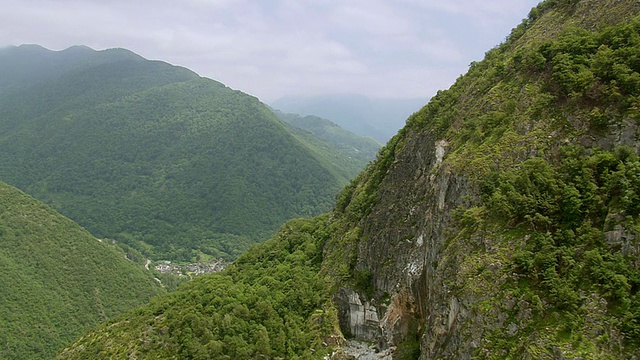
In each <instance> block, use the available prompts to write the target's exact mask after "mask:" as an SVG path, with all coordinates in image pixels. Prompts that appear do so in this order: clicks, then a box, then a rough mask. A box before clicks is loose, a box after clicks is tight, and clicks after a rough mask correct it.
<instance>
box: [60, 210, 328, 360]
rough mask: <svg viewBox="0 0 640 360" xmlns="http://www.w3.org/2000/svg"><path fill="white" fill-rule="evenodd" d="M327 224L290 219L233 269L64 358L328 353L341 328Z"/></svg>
mask: <svg viewBox="0 0 640 360" xmlns="http://www.w3.org/2000/svg"><path fill="white" fill-rule="evenodd" d="M327 221H328V216H326V215H325V216H321V217H318V218H315V219H310V220H292V221H290V222H289V223H287V224H286V225H284V226H283V227H282V229H281V230H280V231H279V232H278V233H277V234H276V235H275V236H274V237H273V238H272V239H271V240H268V241H267V242H265V243H263V244H260V245H256V246H255V247H253V248H252V249H250V250H249V252H247V254H245V255H243V256H242V257H240V258H239V259H238V260H237V261H235V262H234V264H233V265H232V266H231V268H229V269H227V270H225V271H223V272H221V273H218V274H213V275H204V276H201V277H198V278H196V279H194V280H192V281H190V282H188V283H187V284H185V285H183V286H181V287H180V288H179V289H178V290H177V291H175V292H173V293H169V294H167V295H165V296H162V297H158V298H156V299H155V300H153V301H152V302H151V303H150V304H149V305H147V306H145V307H143V308H141V309H138V310H136V311H133V312H130V313H129V314H126V315H124V316H121V317H119V318H117V319H115V320H113V321H111V322H109V323H107V324H105V325H103V326H101V327H100V328H98V329H97V330H95V331H93V332H92V333H90V334H88V335H86V336H84V337H82V338H81V339H79V340H78V341H77V342H76V343H75V344H73V345H72V346H71V347H69V348H67V349H65V350H64V351H63V352H62V353H61V354H60V356H59V358H60V359H105V358H109V359H128V358H137V359H161V358H180V359H213V358H215V359H254V358H265V359H267V358H286V359H321V358H323V356H324V355H326V354H327V351H328V348H327V347H326V344H325V345H323V342H327V341H329V339H330V338H331V337H332V336H334V335H335V334H337V333H338V332H339V330H338V328H337V326H338V325H337V324H338V321H337V312H336V310H335V309H334V308H333V306H332V304H331V302H330V300H329V298H330V297H329V291H328V289H329V282H328V279H325V278H324V277H323V276H321V275H319V267H320V264H321V263H322V249H323V246H324V243H325V241H326V240H327V239H328V236H329V232H328V230H327V225H326V224H327Z"/></svg>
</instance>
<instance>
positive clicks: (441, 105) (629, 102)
mask: <svg viewBox="0 0 640 360" xmlns="http://www.w3.org/2000/svg"><path fill="white" fill-rule="evenodd" d="M639 16H640V6H639V5H638V2H637V1H634V0H599V1H594V0H582V1H576V0H547V1H544V2H542V3H541V4H540V5H539V6H538V7H536V8H535V9H533V10H532V11H531V13H530V15H529V17H528V18H527V19H525V20H524V22H523V23H522V24H521V25H520V26H518V27H517V28H515V29H514V30H513V32H512V34H511V35H510V36H509V37H508V39H507V41H506V42H505V43H503V44H501V45H500V46H498V47H496V48H494V49H492V50H490V51H489V52H487V54H486V57H485V59H484V60H483V61H481V62H477V63H474V64H472V65H471V67H470V69H469V72H468V73H467V74H466V75H464V76H462V77H460V78H459V79H458V80H457V81H456V83H455V84H454V85H453V86H452V87H451V88H450V89H448V90H445V91H441V92H439V93H438V94H437V95H436V96H435V97H434V98H433V99H432V100H431V101H430V102H429V103H428V104H427V105H426V106H425V107H424V108H423V109H422V110H420V111H419V112H417V113H416V114H414V115H413V116H411V117H410V118H409V119H408V121H407V125H406V126H405V128H403V129H402V130H401V131H400V132H399V133H398V135H396V136H395V137H394V138H393V139H392V140H391V141H390V142H389V143H388V144H387V145H386V146H385V147H384V148H383V149H382V150H381V151H380V154H379V156H378V159H377V160H376V161H375V162H374V163H373V164H372V165H371V166H369V167H368V169H367V170H366V171H365V172H363V173H362V174H361V175H360V176H359V177H358V178H356V179H355V180H353V181H352V182H351V184H350V185H349V186H347V187H346V188H345V189H344V190H343V191H342V193H341V195H340V196H339V198H338V201H337V204H336V207H335V210H334V211H333V212H332V213H330V214H329V216H326V217H321V218H318V219H316V221H315V222H314V223H313V222H312V223H310V224H309V225H308V226H310V227H305V229H304V231H301V230H298V232H297V235H296V232H295V229H292V230H294V232H292V233H290V234H288V236H292V237H293V238H296V237H298V236H304V234H324V236H326V240H325V241H324V247H323V251H322V264H321V266H320V274H321V275H322V276H323V278H324V279H327V280H330V281H329V282H328V283H327V285H326V286H327V287H328V289H329V290H330V293H331V294H332V305H331V306H326V307H325V308H326V310H325V311H327V312H331V311H335V312H336V313H337V314H338V316H337V317H338V322H339V324H340V328H341V331H342V334H344V335H345V336H347V337H353V338H355V339H361V340H367V341H369V342H371V343H374V344H376V345H377V347H378V348H380V349H382V348H389V349H391V350H392V351H393V353H394V355H393V358H394V359H469V358H485V359H539V358H553V359H576V358H583V359H596V358H606V359H633V358H638V357H640V348H639V346H640V343H639V342H638V339H640V294H639V293H638V291H639V290H640V262H639V261H638V259H639V258H640V243H639V240H638V234H639V233H640V196H638V194H640V156H639V153H640V127H639V124H638V122H639V121H640V110H639V109H640V62H639V60H640V57H639V55H638V54H640V18H639ZM311 224H313V225H311ZM311 238H313V237H311ZM304 249H305V247H304V246H300V247H299V244H296V243H290V247H289V252H290V253H291V254H292V255H293V254H295V253H296V252H299V253H298V254H300V253H301V252H304ZM263 251H264V250H263ZM252 254H253V251H250V252H249V253H248V254H247V255H246V256H247V258H250V257H251V256H252ZM293 258H295V256H292V257H291V258H290V259H293ZM269 266H271V265H269ZM276 268H277V267H276ZM272 269H273V268H272ZM325 291H326V290H325ZM295 293H297V294H303V293H304V292H303V291H300V292H294V294H295ZM322 293H323V294H324V292H322ZM204 296H205V295H201V296H200V297H199V298H201V299H202V298H204ZM292 296H293V294H292ZM159 301H162V300H159ZM179 306H180V305H179V304H176V303H174V304H171V305H167V308H165V309H164V310H158V312H157V313H155V314H154V315H155V316H158V315H159V314H160V313H162V312H168V311H174V309H176V308H179ZM333 307H335V308H333ZM156 308H158V309H159V308H160V307H158V306H157V305H156ZM213 308H215V306H213ZM145 309H149V307H147V308H145ZM151 319H152V315H151V314H147V315H145V316H142V317H140V318H137V320H136V322H137V324H138V325H135V326H134V330H133V331H135V332H137V333H139V332H141V331H143V329H145V326H146V325H145V324H147V323H148V322H149V321H150V320H151ZM308 319H309V320H308V321H309V322H313V321H312V317H308ZM211 321H212V323H210V324H208V326H209V329H217V327H216V325H217V324H218V322H217V320H215V318H211ZM212 331H214V330H212ZM135 332H134V333H135ZM267 333H268V335H269V336H276V334H277V333H276V332H270V331H267ZM111 334H112V333H111V332H110V331H109V329H108V327H107V326H104V327H102V328H101V330H100V331H99V332H96V333H92V334H90V335H88V336H86V337H84V338H82V339H80V340H79V341H78V342H77V343H76V344H74V345H73V346H72V347H71V348H69V349H67V350H66V352H65V353H64V354H63V355H64V356H62V358H65V357H66V356H67V355H71V354H82V351H83V349H85V348H86V347H88V346H91V348H92V349H98V348H99V346H106V344H108V346H109V349H110V351H113V350H112V349H114V348H117V349H120V350H122V351H126V349H127V348H128V346H130V344H132V342H131V341H130V340H128V339H127V338H124V337H121V339H123V340H124V341H121V342H115V341H114V342H107V341H106V340H107V339H108V338H109V336H111ZM195 339H198V341H200V342H201V343H203V344H206V343H207V342H206V341H207V338H206V337H205V336H201V335H196V336H195ZM334 343H339V341H338V342H334ZM331 344H333V343H329V342H327V345H331ZM98 354H99V353H98ZM296 354H297V356H299V357H312V358H313V357H317V358H322V356H323V354H322V353H320V354H312V353H305V352H296ZM291 357H293V356H291ZM333 358H334V359H343V358H348V357H347V356H346V355H345V354H344V353H339V352H336V353H335V356H333Z"/></svg>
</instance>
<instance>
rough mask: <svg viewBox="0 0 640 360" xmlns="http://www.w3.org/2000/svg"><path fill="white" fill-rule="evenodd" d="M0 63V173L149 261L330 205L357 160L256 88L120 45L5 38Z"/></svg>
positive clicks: (266, 230) (230, 251) (235, 238)
mask: <svg viewBox="0 0 640 360" xmlns="http://www.w3.org/2000/svg"><path fill="white" fill-rule="evenodd" d="M23 58H26V59H28V61H24V62H21V61H20V60H21V59H23ZM54 59H55V61H54ZM41 63H43V65H42V64H41ZM37 64H41V65H42V67H44V68H45V70H46V69H47V66H48V67H50V69H49V71H45V70H42V69H40V70H38V72H36V73H35V74H32V73H29V69H31V67H32V66H35V65H37ZM62 65H65V66H62ZM12 71H13V73H12ZM0 73H6V74H9V73H12V76H8V77H7V79H5V80H4V81H0V88H3V89H5V92H4V95H2V96H0V179H3V180H4V181H6V182H8V183H10V184H12V185H15V186H17V187H18V188H20V189H22V190H24V191H26V192H28V193H29V194H31V195H33V196H34V197H36V198H38V199H40V200H42V201H44V202H46V203H48V204H50V205H51V206H52V207H54V208H55V209H57V210H58V211H60V212H61V213H62V214H64V215H65V216H68V217H70V218H71V219H73V220H74V221H76V222H78V223H79V224H81V225H82V226H84V227H86V228H87V229H88V230H89V231H91V232H92V233H93V234H94V235H96V236H98V237H101V238H109V239H113V240H116V241H117V242H118V243H119V244H121V245H122V246H123V247H125V248H127V250H129V251H134V252H139V253H142V254H143V255H144V256H146V257H150V258H152V259H154V260H159V259H170V260H180V261H198V260H206V259H208V258H210V257H224V258H226V259H228V260H230V259H234V258H236V257H237V256H238V255H239V254H241V253H242V252H243V251H244V250H246V249H247V248H248V247H249V246H250V245H251V244H253V243H255V242H257V241H261V240H264V239H266V238H268V237H269V236H270V235H272V234H273V232H275V230H276V229H277V227H278V226H280V225H281V224H282V223H283V222H284V221H286V220H287V219H290V218H294V217H299V216H312V215H316V214H318V213H320V212H322V211H326V210H328V209H330V207H331V204H332V202H333V201H334V196H335V193H336V192H337V191H338V189H339V188H340V186H342V185H344V184H346V183H347V182H348V179H349V178H350V177H351V176H352V175H353V174H354V173H355V172H356V171H358V169H360V168H361V166H362V165H361V164H360V163H357V162H353V161H350V160H349V159H348V158H347V157H346V154H344V153H341V152H339V151H338V149H337V148H336V147H335V146H334V145H332V144H330V143H328V142H326V141H324V140H321V139H317V138H315V137H309V136H306V135H308V134H306V135H305V136H298V135H296V134H295V133H294V131H292V130H291V129H290V128H289V127H288V126H287V125H286V124H284V123H283V122H282V121H280V120H279V119H278V118H277V117H276V116H275V115H274V114H273V113H272V112H271V111H270V110H269V109H268V108H267V107H266V106H265V105H264V104H262V103H260V102H259V101H258V100H257V99H256V98H254V97H251V96H249V95H246V94H244V93H242V92H239V91H234V90H232V89H229V88H228V87H226V86H224V85H223V84H221V83H219V82H216V81H213V80H210V79H206V78H201V77H199V76H197V75H196V74H195V73H193V72H191V71H189V70H187V69H184V68H179V67H175V66H171V65H169V64H166V63H163V62H159V61H148V60H145V59H143V58H141V57H139V56H137V55H135V54H133V53H131V52H128V51H126V50H122V49H113V50H106V51H101V52H96V51H93V50H91V49H88V48H84V47H77V48H71V49H68V50H65V51H62V52H51V51H48V50H45V49H42V48H39V47H33V46H27V47H18V48H8V49H3V50H2V51H0ZM36 79H37V80H38V81H35V80H36ZM19 80H22V83H21V84H22V85H18V84H20V82H19Z"/></svg>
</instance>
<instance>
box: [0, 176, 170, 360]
mask: <svg viewBox="0 0 640 360" xmlns="http://www.w3.org/2000/svg"><path fill="white" fill-rule="evenodd" d="M125 255H126V254H125V253H124V252H123V251H122V250H121V249H119V248H118V247H116V246H114V245H112V244H110V243H109V242H107V241H104V240H99V239H96V238H95V237H93V236H92V235H91V234H89V233H88V232H87V231H86V230H85V229H83V228H81V227H80V226H78V225H77V224H75V223H74V222H72V221H71V220H69V219H67V218H65V217H63V216H62V215H60V214H59V213H57V212H55V211H54V210H53V209H51V208H50V207H48V206H46V205H44V204H42V203H41V202H39V201H37V200H35V199H33V198H32V197H30V196H28V195H26V194H24V193H23V192H21V191H19V190H18V189H16V188H14V187H11V186H9V185H6V184H4V183H0V269H1V271H0V284H2V291H0V344H2V346H0V359H51V358H53V357H54V355H55V354H56V353H57V352H58V351H60V350H61V349H62V347H63V346H64V345H65V344H68V343H69V342H70V341H71V340H73V339H74V338H76V337H78V336H80V335H81V334H82V333H84V332H86V331H87V330H89V329H91V328H92V327H94V326H95V325H97V324H98V323H100V322H102V321H105V320H107V319H110V318H112V317H114V316H116V315H119V314H121V313H123V312H125V311H126V310H129V309H131V308H133V307H135V306H140V305H142V304H144V303H146V302H148V301H149V300H150V299H151V298H152V297H153V296H155V295H158V294H161V293H164V292H165V291H164V290H163V289H162V288H161V287H160V285H159V284H158V283H157V282H156V281H155V280H154V279H153V277H152V276H151V274H150V273H148V272H147V271H145V269H144V268H143V267H142V266H141V265H138V264H135V263H133V262H132V261H130V260H128V259H127V258H126V256H125Z"/></svg>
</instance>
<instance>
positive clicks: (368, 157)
mask: <svg viewBox="0 0 640 360" xmlns="http://www.w3.org/2000/svg"><path fill="white" fill-rule="evenodd" d="M274 113H275V114H276V115H277V116H278V117H279V118H280V119H281V120H282V121H284V122H286V123H287V124H289V125H291V127H292V131H293V132H294V133H295V134H296V135H297V136H298V137H302V138H304V139H305V140H306V141H307V143H309V144H311V145H314V144H317V145H316V146H318V147H320V148H321V149H319V150H318V151H316V152H317V153H319V154H327V155H332V158H327V159H326V160H327V162H329V163H332V164H334V165H335V166H338V167H340V169H341V173H342V174H349V178H350V179H351V178H355V177H356V176H357V175H358V174H359V173H360V172H361V171H362V169H364V168H365V167H366V165H367V164H368V163H369V162H371V161H373V160H374V159H375V158H376V154H377V153H378V150H380V148H381V147H382V144H380V143H379V142H377V141H376V140H374V139H372V138H370V137H362V136H358V135H356V134H354V133H352V132H351V131H348V130H345V129H343V128H341V127H340V126H338V125H337V124H335V123H333V122H331V121H330V120H327V119H323V118H320V117H317V116H312V115H307V116H304V117H303V116H300V115H297V114H286V113H283V112H281V111H278V110H274ZM318 138H319V139H322V140H325V141H318ZM328 146H331V148H330V149H328V150H324V149H323V148H326V147H328ZM336 153H337V154H342V156H336V155H337V154H336Z"/></svg>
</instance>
